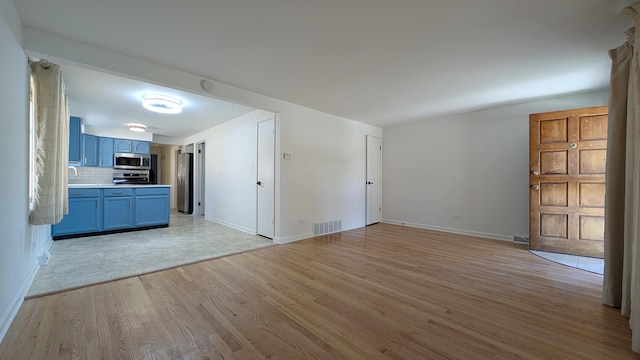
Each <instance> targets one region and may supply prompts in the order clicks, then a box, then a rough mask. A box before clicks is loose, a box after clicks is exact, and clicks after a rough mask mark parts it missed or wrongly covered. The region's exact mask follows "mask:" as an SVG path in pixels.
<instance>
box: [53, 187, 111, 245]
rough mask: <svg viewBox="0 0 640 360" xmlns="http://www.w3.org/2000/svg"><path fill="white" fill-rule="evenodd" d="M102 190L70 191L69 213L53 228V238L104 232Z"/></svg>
mask: <svg viewBox="0 0 640 360" xmlns="http://www.w3.org/2000/svg"><path fill="white" fill-rule="evenodd" d="M100 198H101V194H100V189H69V213H68V214H66V215H64V216H63V218H62V221H61V222H59V223H57V224H55V225H53V226H52V227H51V235H52V236H61V235H71V234H83V233H93V232H98V231H101V230H102V206H100Z"/></svg>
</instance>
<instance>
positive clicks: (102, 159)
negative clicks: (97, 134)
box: [98, 137, 113, 167]
mask: <svg viewBox="0 0 640 360" xmlns="http://www.w3.org/2000/svg"><path fill="white" fill-rule="evenodd" d="M98 143H99V144H98V150H99V151H100V156H99V157H98V166H102V167H113V139H112V138H106V137H101V138H99V140H98Z"/></svg>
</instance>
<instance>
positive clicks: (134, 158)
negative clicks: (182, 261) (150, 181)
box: [113, 153, 151, 170]
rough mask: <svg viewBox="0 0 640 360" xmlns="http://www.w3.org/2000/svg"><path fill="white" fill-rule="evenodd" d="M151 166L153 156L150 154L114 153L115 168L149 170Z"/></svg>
mask: <svg viewBox="0 0 640 360" xmlns="http://www.w3.org/2000/svg"><path fill="white" fill-rule="evenodd" d="M150 167H151V157H150V156H149V155H148V154H131V153H115V154H113V168H114V169H127V170H148V169H149V168H150Z"/></svg>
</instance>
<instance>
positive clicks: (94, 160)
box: [82, 134, 98, 166]
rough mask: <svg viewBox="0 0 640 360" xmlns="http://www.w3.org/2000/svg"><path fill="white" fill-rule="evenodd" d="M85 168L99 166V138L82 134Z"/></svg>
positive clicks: (83, 163)
mask: <svg viewBox="0 0 640 360" xmlns="http://www.w3.org/2000/svg"><path fill="white" fill-rule="evenodd" d="M82 153H83V156H84V160H83V162H82V165H83V166H98V137H97V136H93V135H88V134H82Z"/></svg>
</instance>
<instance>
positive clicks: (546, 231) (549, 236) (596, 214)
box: [529, 106, 607, 258]
mask: <svg viewBox="0 0 640 360" xmlns="http://www.w3.org/2000/svg"><path fill="white" fill-rule="evenodd" d="M529 140H530V141H529V146H530V149H529V156H530V162H529V167H530V173H529V185H530V189H529V203H530V232H529V237H530V241H529V247H530V248H531V249H533V250H542V251H550V252H558V253H565V254H573V255H582V256H592V257H599V258H602V257H603V255H604V196H605V184H604V181H605V163H606V154H607V107H606V106H601V107H594V108H585V109H576V110H566V111H555V112H548V113H542V114H532V115H530V116H529Z"/></svg>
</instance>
